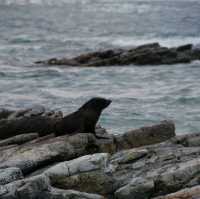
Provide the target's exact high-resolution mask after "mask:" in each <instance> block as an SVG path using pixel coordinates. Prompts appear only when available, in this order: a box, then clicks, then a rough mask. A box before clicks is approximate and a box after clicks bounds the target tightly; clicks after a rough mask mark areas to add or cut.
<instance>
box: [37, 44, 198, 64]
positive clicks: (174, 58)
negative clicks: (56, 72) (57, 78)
mask: <svg viewBox="0 0 200 199" xmlns="http://www.w3.org/2000/svg"><path fill="white" fill-rule="evenodd" d="M194 60H200V50H199V49H198V48H197V47H193V45H192V44H186V45H183V46H178V47H176V48H175V47H174V48H167V47H163V46H160V44H159V43H152V44H145V45H141V46H138V47H134V48H130V49H127V48H125V49H110V50H105V51H98V52H92V53H88V54H82V55H80V56H77V57H73V58H63V59H57V58H52V59H49V60H45V61H38V62H36V64H45V65H66V66H83V67H91V66H94V67H98V66H122V65H130V64H133V65H162V64H177V63H190V62H192V61H194Z"/></svg>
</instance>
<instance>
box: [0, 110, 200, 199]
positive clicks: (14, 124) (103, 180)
mask: <svg viewBox="0 0 200 199" xmlns="http://www.w3.org/2000/svg"><path fill="white" fill-rule="evenodd" d="M53 118H54V119H56V120H58V119H59V118H62V114H61V113H56V112H51V111H50V112H49V111H47V110H45V109H44V108H40V109H38V108H37V109H28V110H23V111H7V110H1V111H0V132H1V134H2V132H3V134H4V135H6V133H7V132H8V134H9V135H13V136H12V137H10V136H8V137H9V138H7V139H2V140H0V198H1V199H44V198H48V199H68V198H70V199H71V198H73V199H76V198H77V199H103V198H108V199H113V198H116V199H126V198H133V199H134V198H136V199H174V198H176V199H192V198H193V199H194V198H195V199H197V198H200V159H199V155H200V134H188V135H181V136H177V135H176V134H175V124H174V123H173V122H172V121H163V122H161V123H159V124H156V125H153V126H150V127H143V128H140V129H135V130H131V131H129V132H125V133H124V134H120V135H117V136H115V135H110V134H109V133H107V132H106V130H105V129H102V128H97V129H96V132H97V134H99V135H101V136H103V137H104V139H97V138H95V136H94V135H93V134H75V135H70V136H69V135H64V136H60V137H54V134H52V133H53V128H52V129H51V128H49V127H53V124H54V119H53ZM43 121H45V122H43ZM22 126H24V129H23V131H20V129H21V127H22ZM33 127H34V128H33ZM47 129H49V131H48V132H47ZM39 130H40V131H39ZM21 133H23V134H21ZM40 136H42V137H40ZM105 138H106V139H105Z"/></svg>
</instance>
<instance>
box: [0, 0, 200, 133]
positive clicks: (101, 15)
mask: <svg viewBox="0 0 200 199" xmlns="http://www.w3.org/2000/svg"><path fill="white" fill-rule="evenodd" d="M199 10H200V1H191V0H190V1H189V0H187V1H186V0H178V1H172V0H165V1H164V0H162V1H159V0H157V1H152V0H144V1H143V0H140V1H136V0H60V1H53V0H52V1H51V0H0V108H11V109H19V108H27V107H31V106H35V105H44V106H45V107H47V108H50V109H53V110H62V111H63V112H64V113H65V114H68V113H70V112H72V111H74V110H76V109H77V108H78V107H79V106H80V105H81V104H83V103H84V102H85V101H86V100H88V99H90V98H91V97H94V96H102V97H106V98H110V99H112V100H113V102H112V104H111V106H110V107H109V108H108V109H107V110H106V111H105V112H104V113H103V115H102V117H101V121H100V123H101V125H102V126H104V127H105V128H107V129H108V130H109V131H110V132H113V133H122V132H124V131H127V130H129V129H133V128H137V127H141V126H145V125H151V124H154V123H157V122H159V121H161V120H166V119H172V120H174V121H175V122H176V128H177V133H180V134H181V133H186V132H191V133H192V132H199V131H200V62H193V63H191V64H185V65H183V64H178V65H173V66H165V65H162V66H145V67H138V66H133V65H132V66H123V67H122V66H121V67H108V68H106V67H101V68H78V67H75V68H66V67H47V66H40V67H38V66H35V65H34V64H33V62H34V61H36V60H40V59H47V58H51V57H64V56H69V57H71V56H75V55H78V54H80V53H85V52H90V51H93V50H99V49H107V48H116V47H123V46H124V47H127V46H135V45H139V44H144V43H150V42H160V43H161V44H163V45H166V46H176V45H181V44H186V43H193V44H195V45H196V44H198V43H200V35H199V33H200V12H199Z"/></svg>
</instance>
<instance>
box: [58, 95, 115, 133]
mask: <svg viewBox="0 0 200 199" xmlns="http://www.w3.org/2000/svg"><path fill="white" fill-rule="evenodd" d="M110 103H111V100H107V99H104V98H99V97H96V98H92V99H91V100H89V101H88V102H86V103H85V104H84V105H83V106H82V107H80V108H79V109H78V110H77V111H76V112H73V113H71V114H70V115H67V116H65V117H64V118H63V119H62V121H61V122H59V123H58V124H57V125H56V132H55V135H56V136H59V135H64V134H74V133H93V134H95V127H96V124H97V122H98V119H99V117H100V115H101V112H102V111H103V110H104V109H105V108H106V107H108V106H109V105H110Z"/></svg>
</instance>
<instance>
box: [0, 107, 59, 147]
mask: <svg viewBox="0 0 200 199" xmlns="http://www.w3.org/2000/svg"><path fill="white" fill-rule="evenodd" d="M61 118H62V114H61V113H60V112H54V111H47V110H45V109H44V108H43V107H35V108H32V109H26V110H19V111H6V110H3V112H0V140H1V139H6V138H9V137H13V136H16V135H19V134H24V133H26V134H27V133H38V134H39V135H40V136H44V135H47V134H49V133H53V132H54V126H55V122H57V121H58V120H60V119H61ZM21 138H22V137H21ZM29 138H30V137H29ZM29 138H28V139H29ZM13 139H18V138H13ZM23 139H27V137H26V138H22V140H23ZM18 140H19V139H18ZM9 142H10V141H9ZM11 142H13V143H14V142H15V141H11ZM17 142H18V141H17Z"/></svg>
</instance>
